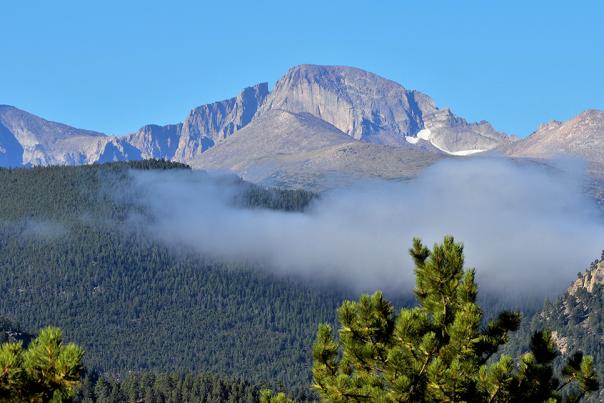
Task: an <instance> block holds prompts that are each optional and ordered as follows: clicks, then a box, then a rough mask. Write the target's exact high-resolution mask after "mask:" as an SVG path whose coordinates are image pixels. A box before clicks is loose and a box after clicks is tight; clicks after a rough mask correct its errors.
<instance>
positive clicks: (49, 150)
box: [0, 105, 108, 166]
mask: <svg viewBox="0 0 604 403" xmlns="http://www.w3.org/2000/svg"><path fill="white" fill-rule="evenodd" d="M107 141H108V139H106V136H105V135H103V134H101V133H97V132H93V131H89V130H81V129H76V128H73V127H70V126H67V125H64V124H61V123H55V122H50V121H48V120H45V119H42V118H39V117H37V116H35V115H32V114H30V113H27V112H24V111H22V110H19V109H17V108H14V107H12V106H7V105H2V106H0V155H1V157H0V163H1V164H2V165H3V166H6V165H7V166H21V165H49V164H70V165H71V164H85V163H90V162H93V161H91V158H90V155H91V154H95V155H100V154H101V153H102V152H103V148H104V145H105V144H106V143H107Z"/></svg>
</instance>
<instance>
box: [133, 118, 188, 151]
mask: <svg viewBox="0 0 604 403" xmlns="http://www.w3.org/2000/svg"><path fill="white" fill-rule="evenodd" d="M181 131H182V123H178V124H175V125H166V126H158V125H146V126H143V127H141V128H140V129H139V130H138V131H137V132H136V133H132V134H130V135H128V136H126V138H125V140H126V141H127V142H128V143H129V144H131V145H132V146H134V147H135V148H137V149H138V150H139V151H140V154H141V157H142V158H143V159H148V158H158V159H162V158H163V159H167V160H171V159H173V158H174V155H175V154H176V150H177V149H178V144H179V142H180V134H181Z"/></svg>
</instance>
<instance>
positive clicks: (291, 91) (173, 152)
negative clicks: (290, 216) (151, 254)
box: [0, 64, 604, 180]
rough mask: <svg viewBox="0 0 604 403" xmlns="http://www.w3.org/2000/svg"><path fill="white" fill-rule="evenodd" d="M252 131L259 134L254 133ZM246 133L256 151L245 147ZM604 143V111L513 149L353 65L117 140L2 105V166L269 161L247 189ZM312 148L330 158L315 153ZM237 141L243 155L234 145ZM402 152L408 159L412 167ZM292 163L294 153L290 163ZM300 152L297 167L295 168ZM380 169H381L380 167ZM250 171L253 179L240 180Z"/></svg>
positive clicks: (250, 93)
mask: <svg viewBox="0 0 604 403" xmlns="http://www.w3.org/2000/svg"><path fill="white" fill-rule="evenodd" d="M275 111H277V112H275ZM283 112H287V113H290V114H292V115H291V116H293V118H292V119H293V121H292V122H293V125H294V128H295V129H296V130H297V132H296V133H297V134H296V135H294V136H292V133H293V132H295V131H296V130H293V129H291V130H290V128H288V127H286V125H285V124H281V125H278V124H276V123H277V122H278V121H279V119H278V118H277V117H276V116H277V115H280V114H281V115H282V114H283ZM265 116H269V118H265ZM310 117H313V119H311V118H310ZM259 122H260V123H259ZM322 122H324V123H325V124H323V123H322ZM262 124H266V127H265V128H262V127H261V125H262ZM251 125H253V126H252V129H249V130H246V128H248V127H250V126H251ZM300 125H301V126H300ZM326 125H327V126H326ZM302 127H303V129H302ZM327 127H329V129H326V128H327ZM332 129H335V130H336V131H337V132H338V137H340V138H341V139H342V140H347V141H346V143H347V145H340V146H338V147H340V148H342V149H348V150H354V151H349V152H348V154H347V158H346V159H345V160H342V159H341V156H342V155H343V153H341V152H338V153H336V152H335V151H334V150H335V148H334V145H333V144H328V143H329V142H330V140H326V142H324V141H319V138H320V137H318V136H317V134H319V133H322V134H323V135H325V136H328V137H329V138H332V137H333V136H332V135H333V134H334V133H335V132H334V130H332ZM269 130H270V131H271V133H268V131H269ZM250 133H252V134H253V135H252V136H251V137H253V138H254V139H255V140H254V141H252V140H250V139H244V138H243V137H244V136H246V135H249V134H250ZM603 133H604V112H602V111H597V110H588V111H585V112H583V113H582V114H580V115H578V116H577V117H575V118H574V119H571V120H569V121H567V122H549V123H546V124H544V125H541V126H540V128H539V129H537V130H536V131H535V132H534V133H533V134H531V135H530V136H529V137H527V138H525V139H517V138H515V137H514V136H508V135H506V134H504V133H501V132H498V131H497V130H496V129H495V128H493V126H492V125H491V124H490V123H488V122H487V121H484V120H483V121H480V122H474V123H470V122H468V121H466V120H465V119H464V118H463V117H460V116H457V115H455V114H454V113H453V112H452V111H451V109H449V108H439V107H438V106H437V105H436V102H435V101H434V100H433V99H432V98H431V97H430V96H428V95H426V94H424V93H422V92H420V91H417V90H409V89H407V88H405V87H404V86H402V85H400V84H398V83H396V82H394V81H392V80H389V79H387V78H384V77H381V76H379V75H377V74H374V73H371V72H368V71H364V70H362V69H358V68H355V67H348V66H321V65H312V64H303V65H299V66H294V67H292V68H290V69H289V70H288V71H287V73H286V74H285V75H283V76H282V77H281V78H280V79H279V80H278V81H277V82H276V84H275V86H274V87H273V88H272V90H270V91H269V86H268V83H266V82H263V83H259V84H256V85H253V86H250V87H246V88H244V89H243V90H242V91H241V92H240V93H239V94H238V95H237V96H235V97H232V98H228V99H225V100H221V101H217V102H213V103H209V104H205V105H201V106H198V107H196V108H193V109H191V110H190V112H189V113H188V114H187V116H186V117H185V118H184V119H183V121H182V122H178V123H173V124H168V125H154V124H148V125H144V126H142V127H141V128H139V129H138V130H136V131H134V132H132V133H129V134H125V135H120V136H109V135H106V134H104V133H100V132H95V131H92V130H85V129H77V128H74V127H71V126H68V125H64V124H62V123H57V122H52V121H48V120H45V119H43V118H40V117H37V116H35V115H33V114H31V113H28V112H26V111H21V110H19V109H17V108H15V107H11V106H8V105H0V166H9V167H10V166H35V165H80V164H91V163H101V162H110V161H123V160H139V159H147V158H160V159H166V160H171V161H177V162H182V163H187V164H191V165H192V166H195V167H204V168H205V169H228V170H233V171H235V172H236V173H239V174H244V175H243V176H245V173H246V172H247V173H249V172H250V170H254V171H255V172H256V173H258V172H259V171H261V170H263V169H265V168H266V167H267V161H269V160H271V161H270V162H271V163H270V164H268V165H272V166H273V168H271V169H270V170H268V171H266V173H265V174H263V175H257V174H254V175H251V176H250V179H251V177H258V178H259V179H262V180H265V179H268V178H270V177H282V176H283V175H284V172H290V173H291V170H293V169H294V168H293V166H294V165H297V166H298V168H297V169H309V171H312V175H319V176H321V175H325V174H327V173H329V172H332V171H337V172H338V173H339V174H345V175H350V174H353V175H358V174H360V175H369V176H381V175H385V177H393V175H394V174H395V171H397V170H398V174H399V175H398V176H397V177H405V176H406V175H407V174H408V173H409V172H411V171H413V170H414V169H410V170H408V169H406V168H407V167H405V166H401V165H400V163H399V162H396V161H405V160H409V159H412V160H414V161H415V160H417V155H416V154H418V153H422V155H423V156H424V158H425V160H426V161H427V162H428V163H429V162H431V161H433V160H434V159H435V158H442V157H445V156H448V155H452V156H468V155H474V154H480V153H485V152H489V151H494V152H498V153H502V154H504V155H509V156H514V157H528V158H545V157H549V156H551V155H554V154H557V153H570V154H575V155H578V156H580V157H583V158H586V159H588V160H590V161H596V162H604V157H602V155H604V153H600V152H599V151H598V150H603V149H604V135H602V134H603ZM263 136H264V137H265V138H263ZM341 136H347V139H344V137H341ZM231 138H232V140H230V139H231ZM266 138H271V139H272V141H271V142H267V141H266ZM310 138H312V139H314V141H316V142H317V144H323V146H324V147H325V148H324V149H323V150H322V151H319V150H315V151H314V152H313V153H309V152H308V150H307V148H308V146H309V144H308V141H309V139H310ZM283 139H288V142H289V143H288V144H285V143H284V141H282V140H283ZM227 140H228V141H227ZM348 140H350V142H348ZM237 142H241V143H242V144H247V146H245V147H244V146H237V145H236V144H235V143H237ZM357 143H358V144H357ZM258 144H264V148H265V149H264V150H257V148H258ZM277 145H279V146H277ZM376 146H379V147H376ZM336 148H337V147H336ZM252 149H254V150H253V151H251V150H252ZM361 150H362V151H361ZM208 151H212V152H208ZM260 151H262V152H260ZM362 152H366V153H367V155H362ZM259 153H260V154H262V163H261V164H260V165H261V166H256V167H254V166H253V165H254V164H253V163H254V158H255V157H253V155H256V157H258V156H259V155H260V154H259ZM405 153H409V154H410V155H411V154H412V155H411V157H410V158H407V157H405V156H403V154H405ZM284 154H289V157H288V158H289V159H288V161H285V159H284V158H283V156H284ZM295 154H299V157H298V158H297V159H298V162H296V164H293V162H292V161H293V159H295V158H293V155H295ZM353 155H354V158H353V157H352V156H353ZM435 156H436V157H435ZM330 159H331V161H330ZM380 159H382V160H383V162H382V164H381V165H380V164H379V163H376V162H375V161H376V160H377V161H379V160H380ZM227 161H228V162H229V164H227V163H226V162H227ZM387 161H388V162H387ZM388 163H392V164H393V166H392V167H389V166H388V165H387V164H388ZM292 164H293V165H292ZM362 164H365V165H367V167H366V168H363V167H362V166H360V165H362ZM244 166H245V167H246V168H245V169H246V172H243V171H242V167H244Z"/></svg>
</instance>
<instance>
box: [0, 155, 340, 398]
mask: <svg viewBox="0 0 604 403" xmlns="http://www.w3.org/2000/svg"><path fill="white" fill-rule="evenodd" d="M167 168H175V169H187V168H186V166H183V165H180V164H172V163H166V162H163V161H150V162H149V161H147V162H134V163H127V164H126V163H119V164H110V165H100V166H82V167H48V168H34V169H16V170H9V169H2V170H0V188H1V189H2V190H3V191H2V192H0V280H1V281H0V294H1V295H2V296H3V297H2V299H1V300H0V313H1V314H3V315H5V316H6V317H9V318H11V319H14V320H16V321H18V322H19V323H20V324H21V325H22V326H23V328H24V329H26V330H28V331H36V330H37V329H39V328H41V327H42V326H45V325H56V326H59V327H61V328H62V329H63V331H64V335H65V338H66V339H67V340H69V341H73V342H76V343H78V344H79V345H81V346H82V347H84V349H85V350H86V356H85V364H86V365H87V367H88V368H91V369H96V370H98V371H100V372H102V373H106V374H116V375H117V374H123V373H126V372H128V371H137V370H158V371H164V372H167V371H173V370H174V371H184V370H189V371H204V372H213V373H217V374H229V375H235V376H239V377H242V378H243V379H246V380H248V381H250V382H255V383H261V384H270V385H276V386H277V387H279V385H283V386H285V387H287V388H289V389H295V388H296V387H299V388H302V389H306V385H307V383H308V380H309V376H310V357H311V351H310V350H311V345H312V341H313V337H314V331H315V329H316V326H317V324H318V323H320V322H325V321H327V322H332V321H333V320H334V317H335V310H336V307H337V306H338V304H339V303H340V302H341V300H342V299H343V298H344V294H343V293H341V292H339V291H336V290H330V289H326V288H322V287H320V286H319V287H317V286H316V285H315V286H310V285H307V284H304V283H302V282H301V281H299V280H297V279H292V278H285V277H274V276H272V275H270V274H268V273H267V272H265V271H262V270H259V269H260V268H259V267H255V266H252V265H250V264H246V263H241V262H239V263H238V262H221V261H218V260H216V259H212V258H209V257H204V256H200V255H199V254H197V253H193V252H191V251H187V250H184V249H183V250H178V251H176V250H173V249H169V248H168V247H166V246H165V245H164V244H162V243H160V242H159V241H156V240H154V239H151V237H149V236H145V235H144V234H142V233H138V232H135V231H133V230H132V228H128V227H127V226H125V225H123V224H125V221H124V220H126V218H127V217H128V215H129V213H130V210H131V209H136V208H138V207H136V206H135V205H134V204H131V203H129V202H128V201H124V200H116V198H115V197H114V193H113V192H112V191H111V190H112V189H115V188H116V187H118V186H126V187H127V186H128V185H129V183H128V181H129V180H131V179H130V175H129V173H128V172H129V170H130V169H167ZM241 189H242V191H241V192H240V193H239V195H238V197H237V198H236V200H234V201H233V202H234V203H237V204H239V205H241V206H245V207H248V208H278V209H282V210H286V211H289V210H301V209H303V208H304V207H305V206H306V205H307V204H308V203H309V202H310V200H311V199H312V198H313V197H314V195H313V194H311V193H308V192H304V191H276V190H265V189H262V188H258V187H255V186H251V185H249V184H246V183H243V182H241Z"/></svg>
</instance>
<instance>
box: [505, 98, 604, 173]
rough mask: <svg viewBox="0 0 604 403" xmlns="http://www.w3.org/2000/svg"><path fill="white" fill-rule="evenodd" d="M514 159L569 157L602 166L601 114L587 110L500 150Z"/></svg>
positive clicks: (603, 137) (603, 113)
mask: <svg viewBox="0 0 604 403" xmlns="http://www.w3.org/2000/svg"><path fill="white" fill-rule="evenodd" d="M501 151H502V152H504V153H505V154H508V155H512V156H516V157H534V158H549V157H552V156H556V155H561V154H570V155H574V156H577V157H581V158H584V159H586V160H587V161H592V162H598V163H603V162H604V152H603V151H604V111H600V110H595V109H591V110H587V111H585V112H583V113H580V114H579V115H577V116H576V117H574V118H573V119H570V120H568V121H566V122H558V121H553V122H549V123H546V124H544V125H541V127H539V129H538V130H537V131H536V132H534V133H533V134H531V135H530V136H529V137H527V138H525V139H522V140H519V141H517V142H515V143H513V144H510V145H507V146H504V147H502V148H501Z"/></svg>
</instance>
